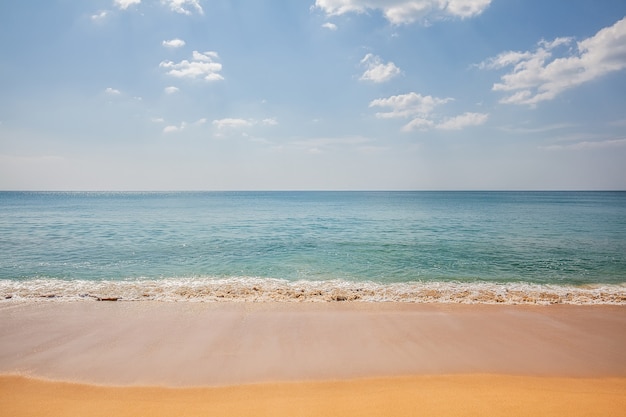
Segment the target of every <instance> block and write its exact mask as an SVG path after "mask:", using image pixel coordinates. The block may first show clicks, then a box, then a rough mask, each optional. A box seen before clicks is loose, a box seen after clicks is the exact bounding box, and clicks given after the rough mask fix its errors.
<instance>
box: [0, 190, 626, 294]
mask: <svg viewBox="0 0 626 417" xmlns="http://www.w3.org/2000/svg"><path fill="white" fill-rule="evenodd" d="M24 299H30V300H42V301H50V300H54V301H69V300H118V301H123V300H126V301H139V300H163V301H222V300H225V301H403V302H463V303H512V304H518V303H530V304H546V303H575V304H595V303H601V304H626V192H461V191H459V192H382V191H381V192H356V191H355V192H339V191H337V192H313V191H310V192H308V191H307V192H0V300H1V301H0V302H15V301H19V300H24Z"/></svg>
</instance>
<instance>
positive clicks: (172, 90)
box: [163, 86, 180, 94]
mask: <svg viewBox="0 0 626 417" xmlns="http://www.w3.org/2000/svg"><path fill="white" fill-rule="evenodd" d="M163 91H165V94H176V93H178V92H179V91H180V88H178V87H174V86H169V87H165V88H164V89H163Z"/></svg>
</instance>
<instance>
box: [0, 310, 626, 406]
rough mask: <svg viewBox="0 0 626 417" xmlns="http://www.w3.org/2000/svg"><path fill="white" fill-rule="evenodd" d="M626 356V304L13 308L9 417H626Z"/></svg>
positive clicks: (8, 314)
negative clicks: (444, 416)
mask: <svg viewBox="0 0 626 417" xmlns="http://www.w3.org/2000/svg"><path fill="white" fill-rule="evenodd" d="M625 346H626V307H624V306H487V305H445V304H433V305H421V304H383V303H321V304H317V303H304V304H294V303H278V304H250V303H223V304H220V303H208V304H202V303H152V302H134V303H124V302H110V303H107V302H95V301H94V302H87V301H84V302H72V303H63V302H54V301H53V302H39V303H33V302H28V303H18V302H5V303H0V373H2V374H4V376H2V377H0V415H2V416H4V415H7V416H8V415H10V416H22V415H55V416H57V415H58V416H79V415H90V416H95V415H116V416H125V415H157V416H158V415H164V416H165V415H168V416H169V415H186V416H190V415H278V416H280V415H507V416H509V417H510V416H515V415H570V416H572V415H626V349H625V348H624V347H625ZM40 378H44V379H48V380H51V381H72V382H73V383H63V382H47V381H44V380H42V379H40ZM168 387H169V388H168ZM181 387H185V388H181ZM198 387H202V388H198Z"/></svg>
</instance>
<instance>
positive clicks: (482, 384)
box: [0, 375, 626, 417]
mask: <svg viewBox="0 0 626 417" xmlns="http://www.w3.org/2000/svg"><path fill="white" fill-rule="evenodd" d="M0 415H2V416H13V417H21V416H68V417H69V416H76V417H78V416H91V417H97V416H107V417H108V416H116V417H125V416H154V417H165V416H185V417H192V416H273V417H280V416H420V415H423V416H506V417H515V416H535V417H537V416H568V417H572V416H587V417H588V416H602V417H605V416H624V415H626V378H600V379H598V378H595V379H592V378H550V377H528V376H527V377H518V376H496V375H458V376H441V375H440V376H415V377H393V378H374V379H358V380H345V381H334V382H295V383H280V384H257V385H238V386H230V387H214V388H157V387H109V386H97V385H85V384H73V383H64V382H50V381H43V380H37V379H29V378H24V377H18V376H1V377H0Z"/></svg>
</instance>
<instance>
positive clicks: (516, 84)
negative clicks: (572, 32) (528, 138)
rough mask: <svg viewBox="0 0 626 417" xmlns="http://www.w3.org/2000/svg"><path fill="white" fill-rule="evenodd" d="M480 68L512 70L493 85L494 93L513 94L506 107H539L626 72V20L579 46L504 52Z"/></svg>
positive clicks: (566, 43)
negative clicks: (567, 91) (593, 81)
mask: <svg viewBox="0 0 626 417" xmlns="http://www.w3.org/2000/svg"><path fill="white" fill-rule="evenodd" d="M559 52H560V54H558V55H557V53H559ZM555 55H557V56H555ZM478 67H479V68H481V69H500V68H507V67H512V70H511V71H510V72H509V73H507V74H505V75H503V76H502V77H501V82H500V83H495V84H494V85H493V90H494V91H505V92H510V95H508V96H506V97H504V98H503V99H502V100H501V102H502V103H511V104H528V105H536V104H537V103H539V102H542V101H546V100H552V99H554V98H555V97H556V96H557V95H559V94H560V93H562V92H564V91H566V90H569V89H571V88H574V87H576V86H579V85H581V84H584V83H586V82H589V81H592V80H594V79H597V78H599V77H601V76H603V75H605V74H607V73H609V72H614V71H620V70H623V69H624V68H626V18H623V19H622V20H620V21H618V22H617V23H615V24H614V25H613V26H609V27H606V28H603V29H601V30H600V31H598V33H596V34H595V35H594V36H592V37H589V38H587V39H584V40H582V41H580V42H577V43H574V40H573V39H572V38H556V39H555V40H553V41H551V42H547V41H540V42H539V43H538V45H537V48H536V49H535V51H533V52H530V51H526V52H514V51H508V52H503V53H501V54H500V55H498V56H496V57H493V58H490V59H488V60H486V61H484V62H482V63H480V64H479V65H478Z"/></svg>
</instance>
